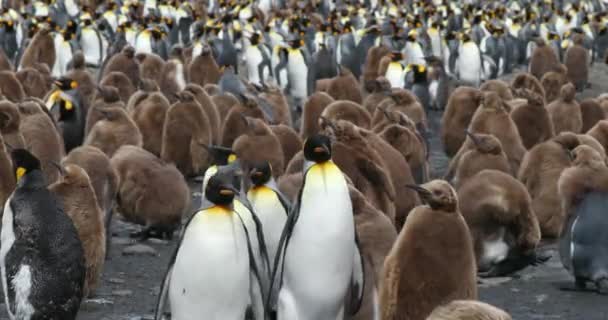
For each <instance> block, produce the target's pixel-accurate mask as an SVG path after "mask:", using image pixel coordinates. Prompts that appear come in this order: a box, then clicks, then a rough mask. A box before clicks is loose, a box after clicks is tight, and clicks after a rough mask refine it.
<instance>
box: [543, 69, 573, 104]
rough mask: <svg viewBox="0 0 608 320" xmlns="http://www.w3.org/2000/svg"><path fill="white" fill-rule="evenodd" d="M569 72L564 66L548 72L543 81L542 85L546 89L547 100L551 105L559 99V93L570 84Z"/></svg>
mask: <svg viewBox="0 0 608 320" xmlns="http://www.w3.org/2000/svg"><path fill="white" fill-rule="evenodd" d="M567 72H568V70H567V69H566V67H565V66H564V65H563V64H562V65H560V66H559V68H557V69H556V70H554V71H551V72H547V73H545V75H544V76H543V78H542V79H541V84H542V85H543V88H544V89H545V100H546V101H547V103H551V102H553V101H555V100H557V99H559V92H560V90H561V88H562V86H563V85H565V84H566V83H568V76H567V75H566V74H567Z"/></svg>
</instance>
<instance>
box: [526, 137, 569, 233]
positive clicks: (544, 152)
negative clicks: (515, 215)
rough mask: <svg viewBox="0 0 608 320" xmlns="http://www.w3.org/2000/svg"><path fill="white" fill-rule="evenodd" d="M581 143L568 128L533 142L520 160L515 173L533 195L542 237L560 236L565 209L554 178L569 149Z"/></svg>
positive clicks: (567, 165)
mask: <svg viewBox="0 0 608 320" xmlns="http://www.w3.org/2000/svg"><path fill="white" fill-rule="evenodd" d="M579 144H580V142H579V140H578V138H577V137H576V135H575V134H573V133H570V132H567V133H562V134H560V135H557V136H555V137H554V138H552V139H551V140H549V141H546V142H543V143H540V144H538V145H536V146H534V147H533V148H532V149H530V151H528V153H526V156H525V157H524V160H523V161H522V164H521V167H520V169H519V172H518V174H517V179H519V181H521V182H522V183H523V184H524V185H525V186H526V188H527V189H528V192H529V194H530V197H531V198H532V207H533V210H534V213H535V214H536V216H537V219H538V222H539V225H540V230H541V233H542V235H543V237H547V238H555V237H557V236H559V234H560V232H561V230H562V226H563V223H564V219H565V216H564V213H563V210H562V208H561V204H560V199H559V196H558V193H557V180H558V179H559V176H560V174H561V172H562V171H563V170H564V169H565V168H567V167H569V166H570V163H571V160H570V153H571V152H572V150H574V148H576V147H577V146H578V145H579Z"/></svg>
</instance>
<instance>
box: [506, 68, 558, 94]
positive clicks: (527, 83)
mask: <svg viewBox="0 0 608 320" xmlns="http://www.w3.org/2000/svg"><path fill="white" fill-rule="evenodd" d="M560 87H561V86H560ZM511 88H512V89H513V90H518V89H519V90H522V89H527V90H531V91H532V92H534V93H536V94H537V95H539V96H540V97H542V98H543V99H544V98H545V95H546V93H545V88H544V87H543V85H542V83H541V82H540V81H539V79H537V78H536V77H534V76H533V75H531V74H529V73H520V74H518V75H516V76H515V78H513V81H511Z"/></svg>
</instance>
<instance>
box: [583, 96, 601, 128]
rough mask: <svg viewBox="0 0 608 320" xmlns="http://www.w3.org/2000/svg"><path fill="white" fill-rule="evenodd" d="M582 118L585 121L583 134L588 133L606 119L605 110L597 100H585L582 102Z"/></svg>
mask: <svg viewBox="0 0 608 320" xmlns="http://www.w3.org/2000/svg"><path fill="white" fill-rule="evenodd" d="M580 106H581V116H582V119H583V127H582V129H581V132H587V131H589V130H591V128H593V126H595V125H596V124H597V123H598V122H600V121H601V120H604V119H606V114H605V112H604V109H602V107H601V106H600V103H599V101H597V99H585V100H583V101H581V103H580Z"/></svg>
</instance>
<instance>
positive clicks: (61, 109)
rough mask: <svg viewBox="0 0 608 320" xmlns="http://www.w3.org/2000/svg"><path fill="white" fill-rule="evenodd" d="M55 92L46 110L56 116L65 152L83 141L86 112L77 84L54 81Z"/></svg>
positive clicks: (74, 82) (69, 81) (65, 78)
mask: <svg viewBox="0 0 608 320" xmlns="http://www.w3.org/2000/svg"><path fill="white" fill-rule="evenodd" d="M55 86H57V90H55V91H54V92H53V93H51V95H50V96H49V97H48V99H47V101H46V106H47V108H48V109H49V110H50V111H51V113H53V114H58V116H56V117H57V118H56V119H57V122H58V125H59V129H60V132H61V134H62V135H63V141H64V144H65V150H66V152H70V150H72V149H74V148H76V147H78V146H79V145H81V144H82V141H83V140H84V125H85V120H86V110H84V108H83V104H82V101H81V99H80V94H79V93H78V82H76V81H75V80H73V79H70V78H67V77H63V78H60V79H59V80H57V81H55Z"/></svg>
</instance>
